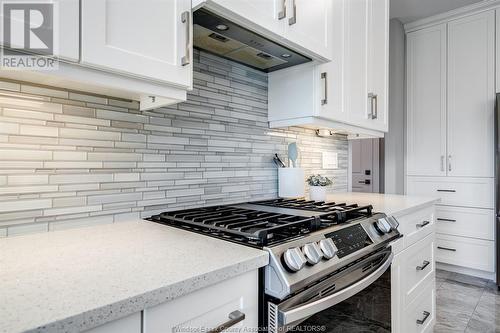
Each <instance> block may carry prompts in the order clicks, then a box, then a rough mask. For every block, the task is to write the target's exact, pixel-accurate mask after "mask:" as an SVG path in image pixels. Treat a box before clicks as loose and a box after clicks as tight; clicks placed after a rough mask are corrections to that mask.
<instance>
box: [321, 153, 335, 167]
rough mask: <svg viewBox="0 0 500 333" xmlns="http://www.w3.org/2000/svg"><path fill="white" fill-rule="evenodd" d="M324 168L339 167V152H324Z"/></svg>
mask: <svg viewBox="0 0 500 333" xmlns="http://www.w3.org/2000/svg"><path fill="white" fill-rule="evenodd" d="M322 162H323V169H338V168H339V154H338V153H334V152H330V151H329V152H323V154H322Z"/></svg>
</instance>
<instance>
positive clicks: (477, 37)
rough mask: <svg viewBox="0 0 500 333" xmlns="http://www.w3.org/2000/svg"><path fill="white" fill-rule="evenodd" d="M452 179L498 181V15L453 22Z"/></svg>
mask: <svg viewBox="0 0 500 333" xmlns="http://www.w3.org/2000/svg"><path fill="white" fill-rule="evenodd" d="M447 97H448V98H447V101H448V102H447V104H448V122H447V125H448V126H447V130H448V131H447V136H448V140H447V142H448V146H447V151H448V175H449V176H455V177H493V176H494V171H493V167H494V161H493V158H494V156H495V155H494V145H493V143H494V135H493V132H494V127H493V124H494V119H493V118H494V108H495V13H494V12H493V11H488V12H484V13H480V14H476V15H472V16H468V17H465V18H463V19H460V20H454V21H451V22H450V23H448V91H447Z"/></svg>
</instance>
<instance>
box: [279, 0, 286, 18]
mask: <svg viewBox="0 0 500 333" xmlns="http://www.w3.org/2000/svg"><path fill="white" fill-rule="evenodd" d="M285 17H286V0H283V1H282V2H281V11H279V12H278V20H282V19H284V18H285Z"/></svg>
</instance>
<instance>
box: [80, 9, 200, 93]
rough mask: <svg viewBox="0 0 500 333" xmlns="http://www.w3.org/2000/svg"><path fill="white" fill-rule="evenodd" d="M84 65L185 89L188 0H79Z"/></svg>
mask: <svg viewBox="0 0 500 333" xmlns="http://www.w3.org/2000/svg"><path fill="white" fill-rule="evenodd" d="M81 20H82V22H81V27H82V28H81V29H82V31H81V36H82V37H81V38H82V39H81V44H82V59H81V61H82V64H84V65H88V66H93V67H97V68H103V69H105V70H108V71H112V72H117V73H121V74H125V75H130V76H135V77H140V78H143V79H148V80H158V81H160V82H166V83H168V84H170V85H174V86H179V87H183V88H189V87H191V84H192V71H193V55H192V46H191V45H192V40H191V39H192V36H191V35H192V22H191V1H190V0H172V1H157V0H143V1H135V0H126V1H117V0H105V1H103V0H82V9H81Z"/></svg>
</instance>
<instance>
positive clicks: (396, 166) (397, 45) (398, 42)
mask: <svg viewBox="0 0 500 333" xmlns="http://www.w3.org/2000/svg"><path fill="white" fill-rule="evenodd" d="M404 92H405V33H404V28H403V25H402V23H401V22H400V21H399V20H397V19H392V20H391V22H390V43H389V132H388V133H387V134H386V135H385V140H384V141H385V147H384V148H385V152H384V154H385V173H384V178H385V186H384V188H385V193H394V194H404V174H405V171H404V167H405V166H404V161H405V158H404V154H405V148H404V147H405V93H404Z"/></svg>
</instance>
